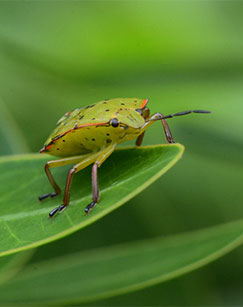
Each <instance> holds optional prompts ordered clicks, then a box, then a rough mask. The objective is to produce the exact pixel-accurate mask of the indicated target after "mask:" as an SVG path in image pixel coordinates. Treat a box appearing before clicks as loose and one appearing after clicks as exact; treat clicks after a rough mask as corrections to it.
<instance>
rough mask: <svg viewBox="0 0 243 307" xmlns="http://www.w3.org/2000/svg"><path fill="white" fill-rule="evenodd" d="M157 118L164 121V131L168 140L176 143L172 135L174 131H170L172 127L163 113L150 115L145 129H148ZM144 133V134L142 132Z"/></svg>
mask: <svg viewBox="0 0 243 307" xmlns="http://www.w3.org/2000/svg"><path fill="white" fill-rule="evenodd" d="M157 120H161V122H162V125H163V129H164V132H165V137H166V139H167V142H168V143H170V144H173V143H175V142H174V139H173V136H172V133H171V131H170V128H169V126H168V124H167V121H166V120H165V119H164V115H163V114H161V113H155V114H153V115H152V116H151V117H149V118H148V119H147V120H146V123H145V125H144V127H143V129H147V128H148V127H149V126H151V125H152V124H153V123H154V122H155V121H157ZM141 135H142V134H141Z"/></svg>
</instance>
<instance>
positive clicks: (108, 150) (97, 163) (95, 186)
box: [84, 144, 116, 214]
mask: <svg viewBox="0 0 243 307" xmlns="http://www.w3.org/2000/svg"><path fill="white" fill-rule="evenodd" d="M115 147H116V144H113V145H111V146H109V147H107V148H106V149H105V150H103V151H102V152H101V153H100V155H99V157H98V158H97V160H96V161H95V163H94V165H93V167H92V192H93V198H92V202H91V203H90V204H89V205H88V206H86V208H85V209H84V212H85V213H86V214H89V212H90V210H91V209H92V208H94V206H95V205H96V204H97V203H98V201H99V199H100V194H99V185H98V167H100V166H101V164H102V163H103V162H104V161H105V160H106V159H107V158H108V157H109V156H110V155H111V154H112V152H113V151H114V149H115Z"/></svg>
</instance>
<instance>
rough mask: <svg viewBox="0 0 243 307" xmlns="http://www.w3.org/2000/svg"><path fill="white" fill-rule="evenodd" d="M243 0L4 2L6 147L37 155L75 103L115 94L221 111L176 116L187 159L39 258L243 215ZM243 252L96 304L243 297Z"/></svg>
mask: <svg viewBox="0 0 243 307" xmlns="http://www.w3.org/2000/svg"><path fill="white" fill-rule="evenodd" d="M242 9H243V3H242V2H237V1H235V2H226V1H222V2H220V1H213V2H209V1H183V2H180V1H175V2H174V1H173V2H160V1H152V2H147V1H139V2H138V1H114V2H111V1H101V2H99V1H84V2H76V1H74V2H1V3H0V67H1V70H0V97H1V105H0V110H1V112H0V113H1V116H0V120H1V122H0V138H1V139H0V140H1V151H0V153H1V154H7V153H10V152H13V151H14V152H15V153H19V152H27V151H28V148H30V150H31V151H33V152H37V151H38V150H39V149H40V148H41V147H42V145H43V142H44V141H45V139H46V137H47V136H48V135H49V133H50V131H51V130H52V129H53V127H54V125H55V122H56V121H57V119H58V118H59V117H60V116H62V115H63V114H64V113H65V112H66V111H68V110H72V109H73V108H76V107H79V106H80V107H81V106H84V105H87V104H89V103H93V102H96V101H99V100H101V99H104V98H114V97H142V98H143V97H144V98H149V99H150V104H149V106H150V108H151V110H152V112H156V111H160V112H163V113H164V114H170V113H173V112H178V111H183V110H186V109H209V110H211V111H212V112H213V113H212V114H211V115H210V116H209V115H208V116H206V115H205V116H203V115H202V116H200V115H194V116H193V115H191V116H188V117H183V118H177V119H171V120H170V121H169V123H170V127H171V130H172V132H173V134H174V136H175V139H176V140H177V141H178V142H180V143H182V144H184V145H185V146H186V152H185V155H184V157H183V159H182V161H181V162H180V163H179V164H178V165H177V166H176V167H175V168H174V169H172V170H171V171H170V172H169V173H168V174H166V176H165V177H163V179H161V180H158V181H157V182H156V183H155V184H153V186H151V187H149V188H148V189H147V190H146V191H144V192H142V193H141V194H140V195H139V196H137V197H136V198H134V199H133V200H132V201H129V202H128V203H127V205H125V206H123V207H122V208H120V209H119V210H116V211H114V212H113V213H111V214H110V215H108V216H106V217H104V218H103V219H102V220H100V221H98V222H97V223H96V224H94V225H92V227H88V228H86V229H84V230H82V231H81V232H78V233H75V234H73V235H72V236H70V237H68V238H67V239H62V240H60V241H58V242H55V243H53V244H51V245H46V246H43V247H42V248H39V249H38V250H37V252H36V254H35V256H34V257H33V259H32V262H33V263H35V262H36V261H38V260H45V259H50V258H51V257H55V255H57V254H66V253H69V252H73V251H81V250H87V249H92V248H95V247H102V246H108V245H111V244H114V243H120V242H127V241H134V240H135V239H141V238H142V239H143V238H151V237H154V236H157V235H164V236H167V235H168V234H174V233H180V232H182V231H187V230H196V229H199V228H202V227H206V226H211V225H215V224H218V223H224V222H228V221H233V220H236V219H238V218H239V217H242V214H243V209H242V200H243V197H242V179H243V172H242V169H243V165H242V148H243V137H242V112H243V52H242V50H243V39H242V30H243V18H242V17H243V16H242ZM3 103H4V106H3ZM3 110H4V111H3ZM4 112H5V114H9V117H8V118H11V120H10V119H8V120H6V117H5V116H4V117H3V114H4ZM3 118H4V119H5V120H4V119H3ZM13 127H14V129H13ZM16 129H17V130H16ZM17 131H18V132H17ZM162 135H163V132H162V129H161V127H160V125H159V124H158V123H157V124H155V125H153V126H152V127H151V129H150V130H149V131H148V132H147V135H146V137H145V144H156V143H160V142H165V139H164V137H163V136H162ZM16 136H17V140H18V141H17V140H16ZM22 136H24V137H25V141H24V140H21V139H22ZM10 140H11V141H10ZM16 142H18V145H17V143H16ZM5 144H10V145H5ZM13 144H16V147H14V146H13ZM7 146H10V147H11V148H15V149H14V150H6V148H7ZM148 204H149V205H148ZM242 256H243V255H242V249H238V250H237V251H234V253H232V254H231V255H229V256H227V257H225V258H223V259H221V260H220V261H218V262H217V263H215V264H211V265H210V266H208V267H206V268H203V269H201V270H199V271H197V272H194V273H190V274H189V275H187V276H184V277H181V278H179V279H177V280H174V281H170V282H169V283H166V284H165V283H163V284H160V285H158V286H156V287H153V288H150V289H147V290H143V291H140V292H137V293H133V294H129V295H125V296H122V297H117V298H114V299H110V300H107V301H100V302H98V303H97V302H96V305H102V304H104V305H105V304H107V305H117V306H118V305H123V306H124V305H160V306H161V305H171V306H172V305H186V306H192V305H211V306H212V305H224V306H225V305H228V306H232V305H240V304H242V301H243V296H242V288H243V279H242V276H243V266H242V259H243V257H242ZM175 293H177V295H176V296H175Z"/></svg>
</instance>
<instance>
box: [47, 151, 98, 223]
mask: <svg viewBox="0 0 243 307" xmlns="http://www.w3.org/2000/svg"><path fill="white" fill-rule="evenodd" d="M99 155H100V153H99V152H98V153H94V154H88V155H86V156H85V157H84V156H80V159H79V163H77V164H76V165H74V166H73V167H72V168H71V170H70V171H69V173H68V177H67V182H66V187H65V193H64V198H63V204H62V205H60V206H59V207H57V208H55V209H53V210H52V211H51V212H50V213H49V216H50V217H53V216H54V215H55V214H56V213H57V212H61V211H63V210H64V209H65V208H66V207H67V206H68V205H69V200H70V189H71V184H72V179H73V175H74V174H76V173H77V172H79V171H81V170H82V169H84V168H85V167H87V166H88V165H90V164H91V163H93V162H94V161H95V160H96V159H97V157H98V156H99ZM81 159H82V161H80V160H81ZM75 162H77V161H75Z"/></svg>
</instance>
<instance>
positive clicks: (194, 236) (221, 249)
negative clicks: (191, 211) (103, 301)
mask: <svg viewBox="0 0 243 307" xmlns="http://www.w3.org/2000/svg"><path fill="white" fill-rule="evenodd" d="M242 243H243V221H242V220H241V221H237V222H233V223H228V224H223V225H219V226H216V227H212V228H208V229H204V230H200V231H193V232H191V233H185V234H181V235H177V236H172V237H168V238H157V239H150V240H146V241H142V242H133V243H128V244H123V245H120V246H114V247H109V248H102V249H97V250H91V251H88V252H82V253H76V254H72V255H69V256H65V257H59V258H58V257H56V258H54V259H52V260H51V261H44V262H40V263H36V264H34V265H32V266H29V267H27V268H25V270H24V271H23V272H22V274H21V275H20V276H19V277H17V278H16V279H14V280H12V281H9V282H7V283H6V284H5V285H3V286H2V287H0V302H1V303H5V304H7V303H10V304H14V305H15V304H18V303H22V304H23V303H31V304H44V303H56V304H62V303H68V304H70V303H71V302H73V303H83V302H88V301H93V300H98V299H100V298H105V297H109V296H113V295H119V294H123V293H127V292H130V291H135V290H138V289H142V288H145V287H148V286H151V285H154V284H157V283H159V282H162V281H166V280H168V279H172V278H175V277H177V276H180V275H182V274H185V273H187V272H190V271H192V270H195V269H197V268H199V267H201V266H203V265H205V264H207V263H209V262H211V261H213V260H215V259H217V258H219V257H221V256H222V255H224V254H226V253H227V252H229V251H231V250H232V249H234V248H236V247H237V246H239V245H240V244H242ZM33 285H34V286H33ZM30 289H31V291H30Z"/></svg>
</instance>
